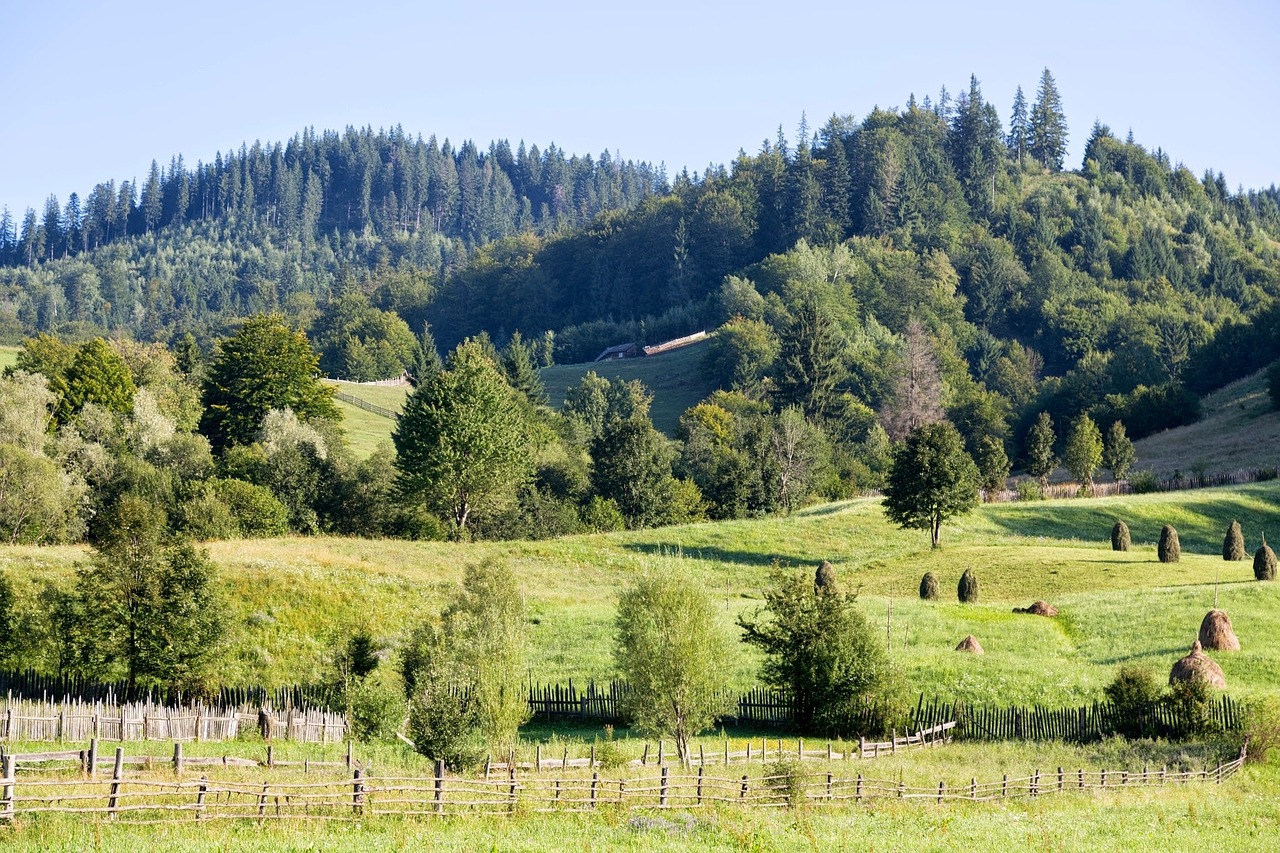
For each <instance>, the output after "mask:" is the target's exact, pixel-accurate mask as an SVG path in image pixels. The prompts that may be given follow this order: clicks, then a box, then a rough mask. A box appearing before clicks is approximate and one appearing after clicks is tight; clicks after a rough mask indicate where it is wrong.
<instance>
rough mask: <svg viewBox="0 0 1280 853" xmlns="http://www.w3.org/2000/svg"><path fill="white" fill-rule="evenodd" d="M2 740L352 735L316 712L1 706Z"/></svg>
mask: <svg viewBox="0 0 1280 853" xmlns="http://www.w3.org/2000/svg"><path fill="white" fill-rule="evenodd" d="M0 726H2V727H3V729H2V730H0V736H3V739H4V740H5V741H8V742H13V741H59V740H60V741H87V740H89V739H91V738H100V739H102V740H112V741H130V740H171V741H220V740H234V739H235V738H236V737H238V736H239V733H240V730H241V728H242V727H247V728H255V727H261V728H262V732H263V735H264V737H266V738H267V739H283V740H292V741H300V742H304V743H341V742H342V741H343V739H344V738H345V737H346V735H347V725H346V718H345V717H344V716H343V715H342V714H335V713H333V712H331V711H321V710H315V709H301V710H299V709H288V710H286V711H283V712H280V713H270V712H264V711H262V710H261V709H255V710H252V711H245V710H241V709H238V708H226V707H217V706H213V707H209V706H204V705H191V706H185V707H184V706H168V705H158V704H155V703H150V702H134V703H122V704H113V703H109V702H81V701H79V700H68V701H65V702H47V701H30V700H26V699H14V698H12V697H9V698H7V699H4V700H0Z"/></svg>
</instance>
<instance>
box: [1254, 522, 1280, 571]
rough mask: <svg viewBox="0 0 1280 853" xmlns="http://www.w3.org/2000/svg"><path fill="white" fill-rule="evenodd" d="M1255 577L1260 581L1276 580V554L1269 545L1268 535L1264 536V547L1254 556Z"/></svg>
mask: <svg viewBox="0 0 1280 853" xmlns="http://www.w3.org/2000/svg"><path fill="white" fill-rule="evenodd" d="M1253 576H1254V577H1255V578H1257V579H1258V580H1260V581H1273V580H1275V579H1276V552H1275V551H1272V550H1271V548H1270V547H1269V546H1268V545H1267V535H1266V534H1265V533H1264V534H1263V535H1262V547H1261V548H1259V549H1258V550H1257V551H1255V552H1254V554H1253Z"/></svg>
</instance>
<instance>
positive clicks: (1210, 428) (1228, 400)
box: [1134, 371, 1280, 475]
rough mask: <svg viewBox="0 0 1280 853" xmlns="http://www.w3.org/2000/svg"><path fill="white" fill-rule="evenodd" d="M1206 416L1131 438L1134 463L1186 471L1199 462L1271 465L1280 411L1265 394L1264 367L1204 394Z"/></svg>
mask: <svg viewBox="0 0 1280 853" xmlns="http://www.w3.org/2000/svg"><path fill="white" fill-rule="evenodd" d="M1203 402H1204V411H1205V417H1204V419H1203V420H1201V421H1200V422H1199V423H1195V424H1191V425H1190V426H1185V427H1178V428H1177V429H1171V430H1166V431H1165V432H1161V433H1157V434H1156V435H1153V436H1149V437H1147V438H1144V439H1142V440H1141V441H1137V442H1134V449H1135V450H1136V451H1137V453H1138V463H1137V466H1136V467H1138V468H1150V469H1152V470H1154V471H1156V472H1157V473H1160V474H1166V475H1167V474H1172V473H1173V472H1175V471H1181V472H1182V473H1184V474H1186V473H1188V472H1191V471H1195V470H1197V469H1198V468H1200V467H1201V466H1203V468H1204V470H1205V471H1208V472H1210V473H1219V472H1224V471H1235V470H1238V469H1241V468H1274V467H1275V466H1276V464H1277V460H1280V411H1277V410H1276V409H1274V408H1273V407H1272V405H1271V397H1270V396H1269V395H1268V394H1267V377H1266V371H1260V372H1258V373H1255V374H1253V375H1252V376H1248V377H1245V378H1244V379H1241V380H1239V381H1236V382H1232V383H1231V384H1230V385H1227V386H1226V387H1224V388H1221V389H1220V390H1218V391H1215V392H1214V393H1212V394H1210V395H1209V396H1207V397H1205V398H1204V401H1203Z"/></svg>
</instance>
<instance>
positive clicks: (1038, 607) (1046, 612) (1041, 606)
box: [1013, 601, 1058, 616]
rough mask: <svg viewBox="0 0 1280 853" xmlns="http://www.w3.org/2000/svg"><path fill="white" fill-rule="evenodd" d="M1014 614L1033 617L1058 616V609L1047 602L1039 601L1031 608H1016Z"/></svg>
mask: <svg viewBox="0 0 1280 853" xmlns="http://www.w3.org/2000/svg"><path fill="white" fill-rule="evenodd" d="M1013 612H1014V613H1030V614H1031V615H1033V616H1057V615H1058V608H1056V607H1054V606H1053V605H1052V604H1050V603H1049V602H1047V601H1037V602H1036V603H1035V604H1033V605H1031V606H1030V607H1015V608H1013Z"/></svg>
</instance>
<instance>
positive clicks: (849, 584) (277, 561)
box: [0, 482, 1280, 705]
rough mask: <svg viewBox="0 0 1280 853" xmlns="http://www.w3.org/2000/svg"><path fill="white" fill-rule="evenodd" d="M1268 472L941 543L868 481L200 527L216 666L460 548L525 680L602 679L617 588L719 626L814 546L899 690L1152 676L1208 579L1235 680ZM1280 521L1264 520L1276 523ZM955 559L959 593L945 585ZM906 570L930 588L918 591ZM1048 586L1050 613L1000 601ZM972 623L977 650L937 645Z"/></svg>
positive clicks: (416, 589) (1044, 508)
mask: <svg viewBox="0 0 1280 853" xmlns="http://www.w3.org/2000/svg"><path fill="white" fill-rule="evenodd" d="M1278 499H1280V482H1273V483H1261V484H1254V485H1250V486H1244V487H1237V488H1231V489H1206V490H1200V491H1191V492H1182V493H1165V494H1159V495H1147V496H1135V497H1122V498H1107V499H1097V500H1067V501H1045V502H1039V503H1033V504H1022V505H1019V504H1013V505H1008V504H1001V505H990V506H985V507H981V508H979V509H978V510H977V511H975V512H974V513H972V514H971V515H969V516H966V517H964V518H962V519H958V520H955V521H953V522H951V523H949V524H947V525H945V526H944V528H943V543H944V544H943V547H942V548H941V549H939V550H937V551H931V550H930V549H929V547H928V537H927V534H925V533H924V532H921V531H914V530H912V531H904V530H899V529H897V528H895V527H893V526H892V525H890V524H888V522H886V521H885V519H884V515H883V512H882V510H881V507H880V503H879V501H878V500H874V499H860V500H855V501H849V502H845V503H841V504H830V505H824V506H819V507H813V508H810V509H808V510H806V511H802V512H800V513H797V514H795V515H793V516H791V517H788V518H770V519H761V520H746V521H733V522H720V523H706V524H697V525H689V526H684V527H673V528H662V529H657V530H648V531H636V532H625V533H615V534H608V535H584V536H572V537H565V538H563V539H558V540H550V541H543V542H476V543H438V542H437V543H430V542H428V543H414V542H401V541H390V540H386V541H382V540H360V539H343V538H328V537H309V538H283V539H274V540H252V541H233V542H214V543H210V544H209V546H208V547H209V549H210V553H211V555H212V557H213V559H214V561H215V562H216V563H217V564H218V565H219V566H220V568H221V570H222V577H223V579H224V583H225V585H226V588H227V594H228V597H229V600H230V602H231V608H230V613H231V614H232V615H231V623H232V629H233V630H232V638H231V653H230V655H229V660H228V661H227V663H226V665H225V667H224V668H223V670H222V677H223V678H224V679H225V680H226V681H228V682H230V683H264V684H268V685H275V684H289V683H296V682H304V681H309V680H312V679H314V678H316V677H318V676H319V675H321V673H322V672H323V668H324V666H325V661H326V660H327V659H328V658H329V656H330V653H331V649H332V648H333V646H334V643H335V641H336V638H338V637H340V636H342V635H343V634H344V633H345V632H348V631H350V630H353V629H355V628H362V627H363V628H367V629H369V630H371V631H373V632H374V633H375V635H376V636H378V637H379V638H380V639H381V640H383V641H384V642H386V643H387V644H389V645H394V644H395V643H397V642H399V641H401V640H402V639H403V638H404V637H405V636H407V634H408V632H409V630H410V629H411V628H412V626H413V625H415V624H416V623H417V622H418V621H420V620H422V619H424V618H429V617H431V616H433V615H435V614H438V613H439V611H440V609H441V607H442V606H443V605H444V604H445V602H446V601H447V600H448V598H449V597H450V595H451V594H452V592H453V590H454V589H455V588H456V585H457V584H458V583H459V581H460V580H461V577H462V573H463V570H464V568H465V567H466V566H467V565H470V564H475V563H479V562H482V561H485V560H501V561H504V562H506V563H508V564H509V565H510V566H511V567H512V569H513V570H514V571H515V573H516V575H517V577H518V578H519V579H520V584H521V589H522V593H523V595H524V597H525V603H526V608H527V611H528V616H529V636H530V660H529V672H528V676H529V678H530V680H532V681H537V682H549V683H564V682H567V681H568V680H569V679H573V680H574V681H575V682H576V683H579V684H581V683H583V682H585V681H587V680H589V679H596V680H604V679H608V678H610V677H612V676H613V675H614V668H613V663H612V642H613V640H612V637H613V619H614V613H615V607H616V602H617V596H618V594H619V592H620V591H621V590H622V589H623V588H625V587H626V586H627V584H629V583H630V582H631V581H633V580H634V579H635V578H636V577H638V576H639V575H641V574H642V573H644V572H646V571H650V570H652V569H653V568H655V567H657V566H661V565H668V566H672V567H674V568H675V569H676V570H677V571H678V572H680V573H681V574H683V575H685V576H687V577H689V579H690V581H691V582H695V583H699V584H701V585H703V586H704V587H705V588H706V589H707V591H708V593H709V594H710V596H711V598H712V602H713V607H714V608H715V613H716V616H717V618H718V619H719V620H720V621H721V623H722V625H723V627H724V628H725V630H726V631H730V632H734V633H736V631H735V628H734V621H735V619H736V618H737V617H738V616H739V615H740V614H744V613H745V614H749V613H751V612H753V611H755V610H756V609H757V608H759V607H760V606H761V604H762V599H761V590H762V588H763V587H764V586H765V585H766V584H767V583H768V576H769V571H770V566H771V565H772V564H774V563H777V564H778V565H781V566H785V567H788V569H787V570H789V571H801V572H805V573H808V572H811V571H812V570H813V567H814V566H815V565H816V564H817V563H818V562H819V561H820V560H823V559H826V560H830V561H832V562H833V563H834V564H835V565H836V567H837V570H838V572H839V574H840V577H841V581H842V583H843V584H844V585H845V587H846V588H847V589H849V590H851V591H855V592H857V594H858V596H859V603H860V606H861V608H862V610H863V612H864V614H865V615H866V617H867V619H868V620H869V621H870V622H871V624H872V625H873V626H874V627H875V629H876V630H877V631H878V632H881V633H880V636H882V637H884V638H885V641H886V644H887V645H888V646H890V648H891V654H892V656H893V658H894V660H895V661H896V662H897V663H898V665H899V666H900V667H901V668H902V670H903V672H904V674H905V676H906V678H907V680H908V682H909V683H910V685H911V688H912V689H913V690H916V691H921V692H924V693H926V694H929V695H937V696H939V697H942V698H946V699H954V698H959V699H965V700H968V701H974V702H993V703H1012V702H1018V703H1030V702H1038V703H1041V704H1046V705H1056V704H1069V703H1076V702H1082V701H1089V700H1092V699H1096V698H1100V696H1101V688H1102V687H1103V686H1104V685H1105V684H1107V683H1108V682H1109V681H1110V680H1111V678H1112V677H1113V676H1114V673H1115V669H1116V667H1117V666H1118V665H1119V664H1122V663H1130V662H1137V663H1142V664H1144V665H1148V666H1150V667H1151V668H1152V669H1153V670H1154V671H1155V672H1156V674H1157V676H1158V677H1160V678H1163V677H1164V674H1165V673H1167V672H1168V668H1169V667H1170V666H1171V665H1172V664H1173V662H1174V661H1175V660H1176V659H1177V658H1178V657H1181V656H1182V655H1183V654H1185V652H1186V650H1187V649H1188V647H1189V646H1190V645H1191V642H1192V640H1193V639H1194V638H1195V635H1196V632H1197V630H1198V628H1199V624H1200V620H1201V618H1202V617H1203V616H1204V614H1205V612H1207V611H1208V609H1209V608H1210V607H1212V606H1213V604H1214V602H1215V599H1216V600H1217V602H1218V603H1219V605H1220V606H1222V607H1223V608H1224V609H1226V610H1227V612H1228V613H1229V614H1230V615H1231V617H1232V620H1233V622H1234V624H1235V630H1236V633H1237V634H1238V635H1239V637H1240V640H1241V643H1242V644H1243V646H1244V649H1243V650H1242V651H1241V652H1239V653H1236V654H1218V655H1216V658H1217V659H1218V660H1219V662H1220V663H1221V665H1222V666H1223V669H1224V670H1225V672H1226V674H1227V678H1228V683H1229V686H1230V690H1231V692H1232V693H1233V694H1235V695H1240V696H1249V695H1255V694H1259V693H1263V692H1266V691H1269V690H1270V691H1273V690H1275V689H1276V687H1277V686H1280V671H1278V667H1280V663H1277V662H1278V661H1280V584H1271V583H1266V584H1260V583H1257V582H1256V581H1254V580H1253V575H1252V567H1251V563H1250V561H1243V562H1234V563H1228V562H1225V561H1223V560H1222V558H1221V554H1220V548H1221V541H1222V536H1223V534H1224V533H1225V530H1226V527H1227V524H1228V523H1229V522H1230V521H1231V519H1233V518H1236V519H1239V520H1240V521H1241V523H1242V524H1243V526H1244V532H1245V537H1246V540H1247V542H1248V544H1249V548H1250V549H1251V550H1252V549H1253V548H1254V547H1256V545H1257V542H1258V539H1259V535H1260V533H1261V531H1263V530H1265V529H1275V530H1280V508H1277V500H1278ZM1117 517H1119V518H1124V519H1125V520H1126V521H1127V522H1128V523H1129V525H1130V528H1131V530H1132V531H1133V536H1134V547H1133V549H1132V550H1131V551H1128V552H1125V553H1117V552H1113V551H1111V550H1110V546H1109V543H1108V541H1107V535H1108V533H1109V531H1110V528H1111V524H1112V523H1113V522H1114V520H1115V519H1116V518H1117ZM1164 520H1172V521H1174V522H1175V523H1176V524H1177V525H1178V527H1179V530H1180V532H1181V539H1182V547H1183V558H1182V561H1181V562H1179V563H1177V564H1172V565H1164V564H1161V563H1159V562H1158V561H1157V560H1156V556H1155V547H1154V544H1153V543H1154V539H1155V538H1156V536H1157V534H1158V531H1159V526H1160V523H1161V522H1162V521H1164ZM1278 535H1280V534H1278ZM86 555H87V551H86V550H85V549H82V548H75V547H65V548H30V547H21V546H14V547H6V548H2V549H0V567H3V568H4V569H6V570H7V572H8V574H9V576H10V577H11V578H12V579H14V581H15V584H16V586H17V588H18V591H19V594H20V596H21V597H22V598H23V600H24V601H28V602H30V601H31V600H32V597H33V596H34V593H35V591H36V590H37V589H38V587H39V585H40V584H41V583H42V582H43V581H44V580H46V579H55V580H60V581H62V582H64V583H65V582H67V581H69V580H70V577H71V574H72V572H73V571H74V565H75V563H76V561H78V560H82V559H84V558H85V557H86ZM966 567H972V568H973V569H974V571H975V572H976V573H977V575H978V578H979V581H980V583H981V596H980V601H979V602H978V603H977V604H970V605H960V604H959V603H957V602H956V599H955V588H956V584H957V582H958V580H959V577H960V574H961V573H962V572H963V570H964V569H965V568H966ZM925 571H933V572H935V574H937V576H938V578H939V581H940V586H941V593H942V595H941V599H940V600H939V601H937V602H922V601H920V600H919V598H918V593H917V590H918V585H919V581H920V577H921V575H922V574H923V573H924V572H925ZM1036 599H1045V600H1047V601H1049V602H1050V603H1051V604H1053V605H1055V606H1056V607H1058V608H1060V609H1061V615H1060V616H1058V617H1057V618H1054V619H1046V618H1042V617H1036V616H1029V615H1025V614H1015V613H1013V612H1012V609H1013V608H1014V607H1015V606H1023V607H1025V606H1027V605H1029V604H1031V603H1032V602H1033V601H1035V600H1036ZM970 633H972V634H974V635H976V636H977V637H978V638H979V640H980V641H981V642H982V644H983V646H984V647H985V648H986V651H987V654H986V655H984V656H982V657H971V656H966V655H960V654H957V653H955V652H954V651H953V648H954V646H955V645H956V643H958V642H959V641H960V640H961V639H962V638H963V637H964V636H965V635H966V634H970ZM758 663H759V659H758V657H757V656H756V655H755V653H754V651H753V650H751V649H749V648H747V647H745V646H742V647H740V652H739V654H738V656H737V659H736V661H735V665H734V666H733V668H732V670H731V672H730V677H731V681H732V683H733V685H734V686H735V687H737V688H746V687H749V686H751V685H752V684H754V683H755V682H756V675H757V668H758Z"/></svg>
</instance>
